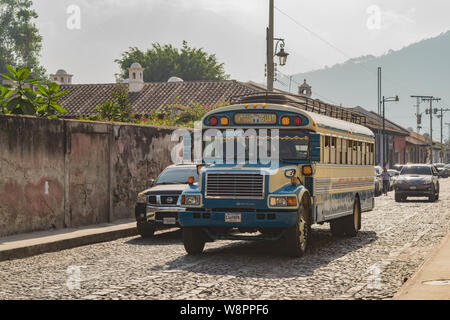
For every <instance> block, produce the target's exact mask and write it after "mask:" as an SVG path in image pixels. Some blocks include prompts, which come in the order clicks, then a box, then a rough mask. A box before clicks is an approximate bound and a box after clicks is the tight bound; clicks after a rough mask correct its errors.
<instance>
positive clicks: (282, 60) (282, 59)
mask: <svg viewBox="0 0 450 320" xmlns="http://www.w3.org/2000/svg"><path fill="white" fill-rule="evenodd" d="M274 40H277V44H276V45H275V52H277V48H278V44H280V51H278V52H277V53H276V54H275V55H274V57H275V56H277V57H278V58H279V59H280V66H285V65H286V60H287V57H288V55H289V53H287V52H285V51H284V46H285V44H284V39H277V38H275V39H274Z"/></svg>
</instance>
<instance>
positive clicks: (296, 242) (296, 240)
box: [285, 198, 311, 258]
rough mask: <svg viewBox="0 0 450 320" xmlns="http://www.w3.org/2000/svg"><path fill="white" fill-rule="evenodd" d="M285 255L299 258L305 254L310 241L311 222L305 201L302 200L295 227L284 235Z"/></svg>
mask: <svg viewBox="0 0 450 320" xmlns="http://www.w3.org/2000/svg"><path fill="white" fill-rule="evenodd" d="M285 240H286V250H287V254H288V255H289V256H291V257H294V258H295V257H301V256H303V255H304V254H305V253H306V250H307V249H308V247H309V243H310V240H311V222H310V214H309V206H308V205H307V200H306V199H305V198H303V199H302V201H301V203H300V208H299V211H298V212H297V221H296V222H295V226H294V227H292V228H289V229H288V230H286V233H285Z"/></svg>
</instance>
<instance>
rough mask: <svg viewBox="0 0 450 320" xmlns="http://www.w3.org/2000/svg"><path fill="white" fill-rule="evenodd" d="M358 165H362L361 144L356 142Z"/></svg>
mask: <svg viewBox="0 0 450 320" xmlns="http://www.w3.org/2000/svg"><path fill="white" fill-rule="evenodd" d="M357 152H358V164H359V165H361V164H362V142H361V141H358V151H357Z"/></svg>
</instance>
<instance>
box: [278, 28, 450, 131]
mask: <svg viewBox="0 0 450 320" xmlns="http://www.w3.org/2000/svg"><path fill="white" fill-rule="evenodd" d="M378 67H381V68H382V94H383V95H384V96H386V97H391V96H395V95H398V96H399V98H400V102H399V103H388V104H387V105H386V117H388V118H390V119H391V120H393V121H395V122H397V123H399V124H400V125H403V126H404V127H413V128H414V129H415V128H416V117H415V111H416V109H415V108H413V106H415V105H416V103H417V100H416V99H415V98H414V99H413V98H411V97H410V96H411V95H430V96H435V97H440V98H442V101H441V102H440V103H437V104H436V106H437V107H439V108H441V107H444V108H450V31H447V32H446V33H442V34H440V35H439V36H437V37H435V38H430V39H426V40H422V41H420V42H418V43H414V44H412V45H409V46H407V47H405V48H403V49H401V50H398V51H393V50H390V51H389V52H388V53H387V54H385V55H383V56H379V57H375V56H372V55H368V56H363V57H359V58H355V59H350V60H348V61H346V62H344V63H342V64H337V65H334V66H332V67H329V68H324V69H320V70H314V71H310V72H306V73H300V74H295V75H293V78H292V86H291V91H292V92H294V91H296V90H297V89H296V87H297V85H298V84H302V83H303V80H304V79H306V81H307V83H308V84H309V85H311V86H312V92H313V97H314V98H318V99H321V100H324V101H327V102H332V103H335V104H342V105H343V106H346V107H355V106H362V107H364V108H366V109H368V110H372V111H375V112H376V111H377V68H378ZM280 80H281V81H282V82H284V83H286V84H288V83H289V79H286V78H284V79H280ZM275 87H276V88H278V89H282V90H286V91H288V90H289V88H288V86H283V85H282V84H280V83H279V82H277V83H276V85H275ZM428 105H429V103H421V112H423V113H425V107H426V106H428ZM433 120H434V122H433V134H434V137H437V136H438V135H439V131H440V127H439V123H438V119H437V118H434V119H433ZM444 122H450V112H448V113H447V115H446V116H444ZM422 126H423V128H424V130H422V131H421V132H422V133H423V132H428V130H429V129H428V128H429V117H426V116H425V114H424V116H423V122H422ZM444 132H447V130H445V131H444ZM444 138H446V137H445V136H444Z"/></svg>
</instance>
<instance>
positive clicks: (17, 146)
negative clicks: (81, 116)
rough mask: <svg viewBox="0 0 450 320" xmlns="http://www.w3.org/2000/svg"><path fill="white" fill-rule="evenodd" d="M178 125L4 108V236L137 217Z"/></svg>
mask: <svg viewBox="0 0 450 320" xmlns="http://www.w3.org/2000/svg"><path fill="white" fill-rule="evenodd" d="M172 131H173V128H158V127H151V126H138V125H126V124H117V123H116V124H111V123H99V122H84V121H73V120H50V119H39V118H34V117H24V116H6V115H0V236H6V235H11V234H16V233H22V232H31V231H36V230H46V229H51V228H64V227H76V226H83V225H89V224H96V223H102V222H108V221H114V220H117V219H123V218H129V217H133V216H134V204H135V201H136V196H137V193H138V192H139V191H142V190H143V189H144V188H145V187H147V186H148V181H149V179H152V178H156V176H157V175H158V174H159V173H160V172H161V171H162V170H163V169H164V168H165V167H166V166H167V165H169V164H171V159H170V150H171V146H173V144H174V143H173V142H171V141H170V135H171V133H172Z"/></svg>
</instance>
